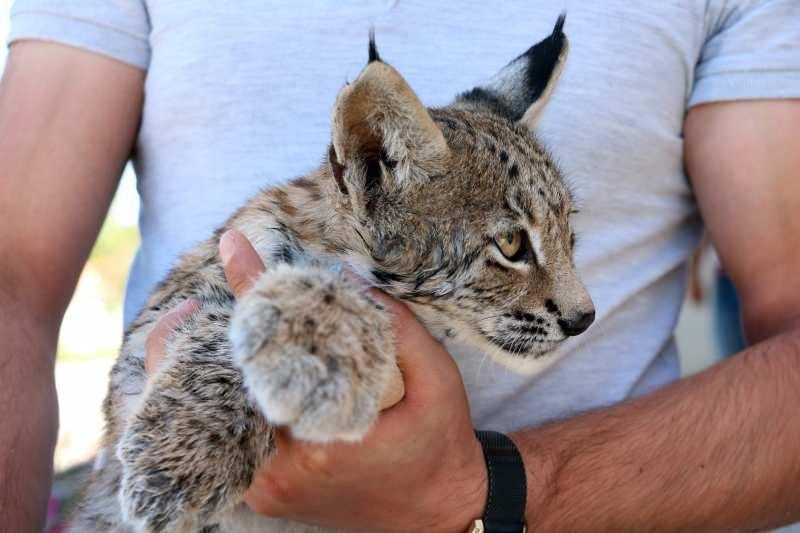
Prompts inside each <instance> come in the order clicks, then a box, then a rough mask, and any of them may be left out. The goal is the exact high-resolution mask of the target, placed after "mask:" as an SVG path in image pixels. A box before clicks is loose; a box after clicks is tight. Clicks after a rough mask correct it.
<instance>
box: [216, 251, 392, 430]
mask: <svg viewBox="0 0 800 533" xmlns="http://www.w3.org/2000/svg"><path fill="white" fill-rule="evenodd" d="M389 334H390V325H389V322H388V318H387V316H386V313H385V311H384V310H383V307H382V306H381V305H380V304H378V303H377V302H375V301H374V300H373V299H372V298H371V297H370V296H368V295H367V294H366V293H365V292H364V291H363V290H362V289H360V288H358V287H356V286H355V285H354V284H352V283H350V282H347V281H346V280H344V279H342V278H341V277H340V276H338V275H336V274H332V273H330V272H327V271H324V270H317V269H302V270H301V269H297V268H292V267H291V266H288V265H281V266H279V267H278V268H277V269H276V270H271V271H270V272H268V273H266V274H265V275H264V276H262V278H261V279H260V280H259V281H258V282H257V283H256V285H255V286H254V287H253V290H251V291H250V292H249V293H248V294H247V295H246V296H245V297H244V298H242V300H241V301H240V302H239V303H238V304H237V307H236V310H235V312H234V316H233V319H232V322H231V333H230V335H231V341H232V344H233V350H234V359H235V361H236V362H237V364H238V365H239V366H240V368H241V369H242V374H243V375H244V381H245V385H246V387H247V389H248V391H249V393H250V395H251V396H252V397H253V398H254V399H255V400H256V402H257V404H258V406H259V407H260V408H261V410H262V412H263V414H264V415H265V416H266V418H267V420H268V421H269V422H271V423H274V424H279V425H287V426H289V427H290V428H291V430H292V433H293V434H294V435H295V436H296V437H298V438H302V439H305V440H309V441H317V442H327V441H332V440H348V441H353V440H358V439H360V438H362V437H363V436H364V435H365V434H366V432H367V431H368V430H369V429H370V427H371V426H372V424H373V422H374V420H375V418H376V417H377V414H378V411H379V409H380V401H381V398H382V396H383V395H384V393H385V392H386V389H387V386H388V384H389V381H390V378H391V377H392V372H393V371H394V369H395V367H394V365H395V362H394V351H393V346H392V342H391V339H390V337H389Z"/></svg>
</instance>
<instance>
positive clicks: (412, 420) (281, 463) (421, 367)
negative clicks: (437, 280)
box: [147, 231, 487, 532]
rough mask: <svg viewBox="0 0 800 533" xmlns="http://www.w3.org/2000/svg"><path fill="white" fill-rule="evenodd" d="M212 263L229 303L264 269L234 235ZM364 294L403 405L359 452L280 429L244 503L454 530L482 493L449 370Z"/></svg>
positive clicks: (468, 425) (345, 523) (352, 521)
mask: <svg viewBox="0 0 800 533" xmlns="http://www.w3.org/2000/svg"><path fill="white" fill-rule="evenodd" d="M220 256H221V257H222V261H223V264H224V267H225V274H226V276H227V278H228V283H229V285H230V286H231V289H232V290H233V292H234V294H235V295H236V297H240V296H241V295H242V294H244V293H245V292H246V291H247V290H248V289H249V288H250V286H251V285H252V284H253V282H254V281H255V280H256V279H257V278H258V277H259V276H260V275H261V274H262V273H263V272H264V271H265V270H266V269H265V267H264V265H263V263H262V262H261V259H260V258H259V256H258V254H256V252H255V250H254V249H253V247H252V246H251V245H250V243H249V242H248V241H247V239H246V238H245V237H244V236H243V235H242V234H241V233H238V232H236V231H229V232H227V233H226V234H225V235H223V237H222V239H221V241H220ZM372 290H373V294H374V295H375V296H376V297H377V298H379V299H380V300H381V301H382V303H383V304H384V305H385V306H386V307H387V309H389V310H390V312H391V313H392V314H393V315H394V326H395V334H396V339H397V353H398V360H399V364H400V366H401V369H402V371H403V377H404V382H405V389H406V392H405V397H404V398H403V399H402V400H401V401H400V402H399V403H398V404H396V405H394V406H393V407H392V408H390V409H388V410H386V411H384V412H383V413H382V414H381V416H380V418H379V419H378V422H377V423H376V425H375V427H374V428H373V429H372V431H371V432H370V433H369V435H367V437H366V438H365V439H364V441H363V442H361V443H358V444H348V443H335V444H326V445H319V444H310V443H306V442H301V441H297V440H295V439H293V438H292V436H291V435H290V434H289V433H288V432H287V431H286V430H283V429H279V430H278V432H277V450H278V451H277V453H276V454H275V455H274V456H273V458H272V459H270V461H269V462H268V464H267V465H266V466H265V467H264V468H263V469H262V470H261V471H260V472H258V473H257V474H256V475H255V477H254V480H253V483H252V485H251V487H250V489H249V490H248V491H247V493H246V495H245V501H246V502H247V504H248V505H249V506H250V507H251V508H253V509H254V510H255V511H256V512H258V513H261V514H265V515H268V516H273V517H285V518H290V519H294V520H298V521H301V522H306V523H314V524H320V525H325V526H330V527H338V528H346V529H352V530H369V531H453V532H460V531H463V530H465V529H466V528H467V526H468V525H469V523H470V521H471V520H472V519H474V518H477V517H479V516H480V515H481V514H482V513H483V509H484V505H485V502H486V490H487V487H486V467H485V463H484V460H483V453H482V451H481V447H480V444H479V443H478V441H477V440H476V439H475V436H474V433H473V428H472V422H471V420H470V415H469V407H468V405H467V397H466V393H465V391H464V385H463V383H462V382H461V377H460V375H459V373H458V369H457V367H456V366H455V363H454V362H453V360H452V358H451V357H450V355H449V354H448V353H447V352H446V351H445V350H444V348H442V346H441V345H440V344H439V343H438V342H436V341H435V340H434V339H433V338H432V337H431V336H430V334H429V333H428V332H427V330H425V328H424V327H423V326H422V325H421V324H420V323H419V322H418V321H417V320H416V318H415V317H414V315H413V314H412V313H411V312H410V310H409V309H408V308H407V307H406V306H405V305H403V304H402V303H400V302H398V301H396V300H394V299H393V298H391V297H389V296H387V295H386V294H384V293H382V292H380V291H378V290H375V289H372ZM196 305H197V303H196V302H193V301H189V302H187V303H184V304H183V305H181V306H179V308H177V309H176V310H175V311H173V312H171V313H169V314H168V315H166V316H165V317H164V318H162V320H161V322H160V323H159V325H157V326H156V329H155V330H154V332H153V334H152V336H151V339H150V340H149V342H148V354H147V361H148V363H147V368H148V370H151V369H152V368H154V366H155V365H156V364H157V363H158V360H159V359H160V358H161V357H163V351H162V346H163V342H164V339H166V337H167V335H168V334H169V331H170V330H171V329H173V328H174V326H175V325H176V324H177V323H179V322H180V320H181V318H182V317H186V316H188V314H190V313H191V312H192V311H193V310H194V309H196V307H194V306H196Z"/></svg>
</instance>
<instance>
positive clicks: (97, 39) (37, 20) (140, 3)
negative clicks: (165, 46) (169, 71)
mask: <svg viewBox="0 0 800 533" xmlns="http://www.w3.org/2000/svg"><path fill="white" fill-rule="evenodd" d="M144 1H145V0H16V1H15V2H14V4H13V5H12V7H11V26H10V29H9V37H8V43H9V45H10V44H11V43H13V42H14V41H18V40H22V39H41V40H47V41H54V42H58V43H62V44H67V45H71V46H76V47H79V48H83V49H86V50H90V51H92V52H97V53H100V54H103V55H106V56H109V57H111V58H113V59H117V60H119V61H122V62H124V63H128V64H130V65H133V66H135V67H138V68H140V69H143V70H146V69H147V66H148V64H149V62H150V44H149V35H150V21H149V18H148V15H147V9H146V6H145V5H144Z"/></svg>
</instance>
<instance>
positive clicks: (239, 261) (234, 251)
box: [219, 229, 266, 298]
mask: <svg viewBox="0 0 800 533" xmlns="http://www.w3.org/2000/svg"><path fill="white" fill-rule="evenodd" d="M219 255H220V258H221V259H222V266H223V268H224V269H225V277H226V278H227V279H228V285H229V286H230V288H231V290H232V291H233V295H234V296H236V297H237V298H239V297H241V296H242V295H243V294H244V293H245V292H247V290H248V289H249V288H250V287H252V286H253V283H255V281H256V279H258V276H260V275H261V274H262V273H263V272H264V271H265V270H266V268H265V267H264V263H263V262H262V261H261V258H260V257H259V256H258V253H257V252H256V250H255V248H253V245H252V244H250V241H248V240H247V237H245V236H244V235H243V234H242V233H241V232H240V231H238V230H235V229H231V230H228V231H226V232H225V233H224V234H223V235H222V238H221V239H220V240H219Z"/></svg>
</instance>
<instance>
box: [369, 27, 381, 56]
mask: <svg viewBox="0 0 800 533" xmlns="http://www.w3.org/2000/svg"><path fill="white" fill-rule="evenodd" d="M373 61H382V60H381V56H379V55H378V47H377V46H375V28H370V29H369V61H367V63H368V64H369V63H372V62H373Z"/></svg>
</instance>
